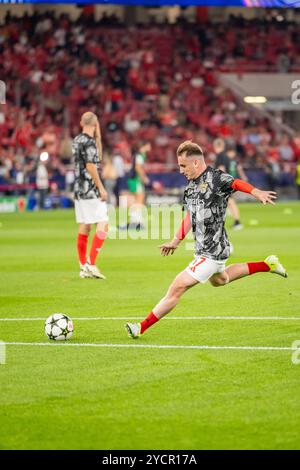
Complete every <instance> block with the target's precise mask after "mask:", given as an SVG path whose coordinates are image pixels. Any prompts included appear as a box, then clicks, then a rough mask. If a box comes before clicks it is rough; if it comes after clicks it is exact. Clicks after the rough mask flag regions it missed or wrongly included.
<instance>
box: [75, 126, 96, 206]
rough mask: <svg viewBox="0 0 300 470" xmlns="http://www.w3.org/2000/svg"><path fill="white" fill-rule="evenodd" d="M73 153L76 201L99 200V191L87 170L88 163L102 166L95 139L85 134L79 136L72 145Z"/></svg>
mask: <svg viewBox="0 0 300 470" xmlns="http://www.w3.org/2000/svg"><path fill="white" fill-rule="evenodd" d="M72 153H73V156H74V158H75V184H74V195H75V199H97V198H99V197H100V193H99V190H98V188H97V186H96V185H95V183H94V180H93V178H92V177H91V175H90V173H89V172H88V171H87V169H86V164H87V163H94V164H95V165H97V166H98V165H99V164H100V160H99V155H98V150H97V146H96V142H95V139H93V138H92V137H90V136H89V135H88V134H84V133H82V134H79V135H77V136H76V137H75V139H74V140H73V143H72Z"/></svg>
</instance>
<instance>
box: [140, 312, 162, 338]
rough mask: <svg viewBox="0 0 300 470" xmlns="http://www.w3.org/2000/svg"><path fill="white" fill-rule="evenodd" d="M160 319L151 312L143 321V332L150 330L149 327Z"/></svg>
mask: <svg viewBox="0 0 300 470" xmlns="http://www.w3.org/2000/svg"><path fill="white" fill-rule="evenodd" d="M158 320H159V318H157V317H156V316H155V315H154V313H153V312H150V313H149V315H148V317H147V318H145V320H144V321H142V322H141V333H144V331H146V330H148V328H150V326H152V325H154V323H156V322H157V321H158Z"/></svg>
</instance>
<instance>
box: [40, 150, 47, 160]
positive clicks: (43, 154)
mask: <svg viewBox="0 0 300 470" xmlns="http://www.w3.org/2000/svg"><path fill="white" fill-rule="evenodd" d="M48 158H49V153H48V152H42V153H41V155H40V160H41V162H46V161H47V160H48Z"/></svg>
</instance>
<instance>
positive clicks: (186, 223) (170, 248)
mask: <svg viewBox="0 0 300 470" xmlns="http://www.w3.org/2000/svg"><path fill="white" fill-rule="evenodd" d="M191 228H192V223H191V219H190V215H189V213H187V214H186V216H185V218H184V219H183V221H182V223H181V225H180V227H179V229H178V230H177V232H176V233H175V236H174V238H173V240H171V241H170V242H166V243H163V244H162V245H160V246H159V249H160V253H161V255H162V256H168V255H169V254H170V253H171V255H173V253H174V251H175V250H176V248H177V247H178V245H179V244H180V243H181V242H182V240H184V238H185V237H186V235H187V234H188V233H189V231H190V230H191Z"/></svg>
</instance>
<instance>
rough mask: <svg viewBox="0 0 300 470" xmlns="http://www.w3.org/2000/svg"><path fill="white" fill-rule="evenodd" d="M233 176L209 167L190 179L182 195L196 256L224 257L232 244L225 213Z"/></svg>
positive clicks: (223, 258) (215, 258)
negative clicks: (228, 235)
mask: <svg viewBox="0 0 300 470" xmlns="http://www.w3.org/2000/svg"><path fill="white" fill-rule="evenodd" d="M233 181H234V178H233V177H232V176H231V175H229V174H227V173H224V172H223V171H221V170H216V169H214V168H211V167H210V166H208V167H207V168H206V170H205V171H204V172H203V173H202V174H201V175H200V176H199V177H198V178H197V179H195V180H191V181H189V184H188V185H187V187H186V189H185V191H184V198H183V207H184V209H185V210H187V211H188V213H189V215H190V219H191V223H192V229H193V235H194V238H195V249H196V255H202V256H205V257H207V258H210V259H213V260H225V259H227V258H228V257H229V255H230V243H229V240H228V237H227V233H226V230H225V216H226V209H227V203H228V198H229V196H230V195H231V194H232V193H233V192H234V189H232V188H231V185H232V182H233Z"/></svg>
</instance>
